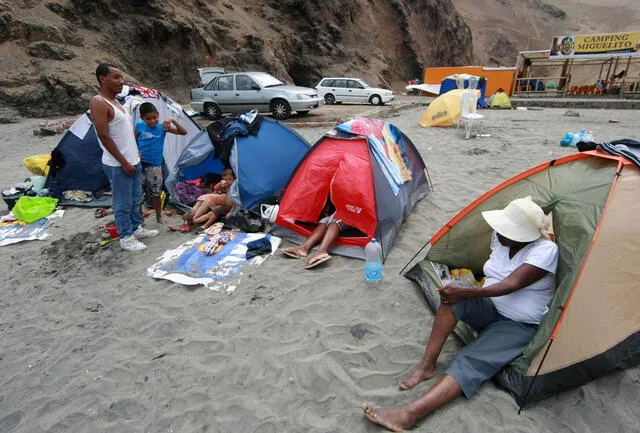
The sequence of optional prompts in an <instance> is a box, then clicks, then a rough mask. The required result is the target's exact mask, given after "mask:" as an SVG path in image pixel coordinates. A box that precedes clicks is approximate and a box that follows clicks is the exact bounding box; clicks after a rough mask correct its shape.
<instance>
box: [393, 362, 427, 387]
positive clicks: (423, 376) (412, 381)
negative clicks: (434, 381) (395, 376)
mask: <svg viewBox="0 0 640 433" xmlns="http://www.w3.org/2000/svg"><path fill="white" fill-rule="evenodd" d="M435 374H436V366H435V365H433V366H430V365H426V364H423V363H422V362H421V363H420V364H418V366H417V367H416V368H414V369H413V371H412V372H411V373H410V374H409V377H408V378H406V379H403V380H401V381H399V382H398V386H399V387H400V389H402V390H405V391H408V390H410V389H413V388H415V387H416V385H418V384H419V383H421V382H424V381H425V380H429V379H431V378H432V377H433V376H435Z"/></svg>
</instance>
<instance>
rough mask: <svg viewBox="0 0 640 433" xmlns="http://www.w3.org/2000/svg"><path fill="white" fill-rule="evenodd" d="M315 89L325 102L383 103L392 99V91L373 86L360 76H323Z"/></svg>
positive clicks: (393, 96)
mask: <svg viewBox="0 0 640 433" xmlns="http://www.w3.org/2000/svg"><path fill="white" fill-rule="evenodd" d="M316 90H317V91H318V93H319V94H320V97H321V98H324V102H325V103H326V104H333V103H338V104H341V103H343V102H358V103H360V104H367V103H368V104H372V105H384V104H386V103H387V102H391V101H393V99H394V98H395V95H394V94H393V91H391V90H387V89H381V88H379V87H374V86H372V85H371V84H369V83H367V82H366V81H365V80H363V79H361V78H349V77H333V78H323V79H322V80H320V82H319V83H318V85H317V86H316Z"/></svg>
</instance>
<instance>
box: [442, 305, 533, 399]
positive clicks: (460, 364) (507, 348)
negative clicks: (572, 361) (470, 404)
mask: <svg viewBox="0 0 640 433" xmlns="http://www.w3.org/2000/svg"><path fill="white" fill-rule="evenodd" d="M451 309H452V310H453V313H454V314H455V316H456V319H458V320H461V321H463V322H465V323H466V324H467V325H469V326H471V327H472V328H473V329H475V330H476V331H477V332H478V338H476V339H475V340H473V341H472V342H471V343H469V344H468V345H466V346H465V347H463V348H462V349H461V350H460V351H458V353H456V356H455V357H454V359H453V361H452V362H451V364H450V365H449V368H447V370H446V371H445V373H446V374H448V375H449V376H451V377H453V378H454V379H455V381H456V382H458V385H460V388H462V392H464V395H465V396H466V397H467V398H471V396H472V395H473V394H475V392H476V391H477V389H478V387H479V386H480V385H481V384H482V383H483V382H485V381H486V380H488V379H491V378H492V377H493V376H495V375H496V374H498V372H499V371H500V370H501V369H502V367H504V366H505V365H507V364H509V363H510V362H511V361H513V360H514V359H516V358H517V357H518V356H520V355H521V354H522V351H523V350H524V348H525V347H526V346H527V345H528V344H529V342H530V341H531V339H532V338H533V336H534V335H535V333H536V331H537V330H538V327H537V326H535V325H527V324H525V323H520V322H516V321H514V320H511V319H508V318H506V317H504V316H502V315H500V314H499V313H498V312H497V311H496V308H495V307H494V305H493V302H491V299H489V298H463V299H462V300H460V302H458V303H456V304H453V305H451Z"/></svg>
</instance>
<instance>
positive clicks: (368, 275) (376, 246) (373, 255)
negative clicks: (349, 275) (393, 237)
mask: <svg viewBox="0 0 640 433" xmlns="http://www.w3.org/2000/svg"><path fill="white" fill-rule="evenodd" d="M364 256H365V260H366V261H365V264H364V278H365V279H366V280H367V281H371V282H376V281H380V280H381V279H382V247H381V246H380V243H379V242H378V241H377V240H376V238H372V239H371V241H370V242H369V243H368V244H367V246H366V247H364Z"/></svg>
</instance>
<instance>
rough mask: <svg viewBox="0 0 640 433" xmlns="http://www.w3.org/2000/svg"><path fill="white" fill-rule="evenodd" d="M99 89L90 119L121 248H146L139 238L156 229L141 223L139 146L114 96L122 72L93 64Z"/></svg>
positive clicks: (128, 120)
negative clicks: (107, 181) (109, 194)
mask: <svg viewBox="0 0 640 433" xmlns="http://www.w3.org/2000/svg"><path fill="white" fill-rule="evenodd" d="M96 78H97V79H98V83H99V84H100V93H99V94H98V95H96V96H94V97H93V98H91V105H90V107H91V119H92V121H93V126H94V127H95V129H96V135H97V136H98V140H99V143H100V147H102V151H103V154H102V167H103V169H104V172H105V174H106V175H107V177H108V178H109V182H110V183H111V191H112V194H113V213H114V215H115V219H116V226H117V227H118V235H119V236H120V248H122V249H123V250H125V251H142V250H144V249H146V248H147V246H146V245H145V244H143V243H142V242H140V241H139V240H138V239H142V238H148V237H152V236H156V235H158V234H159V233H160V232H159V231H158V230H147V229H145V228H143V227H142V225H141V224H142V221H143V218H142V215H141V214H140V204H141V202H142V180H141V177H140V176H141V172H142V169H141V166H140V157H139V156H138V146H137V144H136V139H135V136H134V134H133V125H132V123H131V116H130V115H129V113H127V112H126V110H125V109H124V108H123V107H122V105H120V103H119V102H118V101H117V100H116V95H117V94H118V93H120V92H121V91H122V86H123V85H124V78H123V77H122V72H121V71H120V70H118V69H117V68H116V67H115V66H113V65H110V64H108V63H101V64H100V65H98V67H97V68H96Z"/></svg>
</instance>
